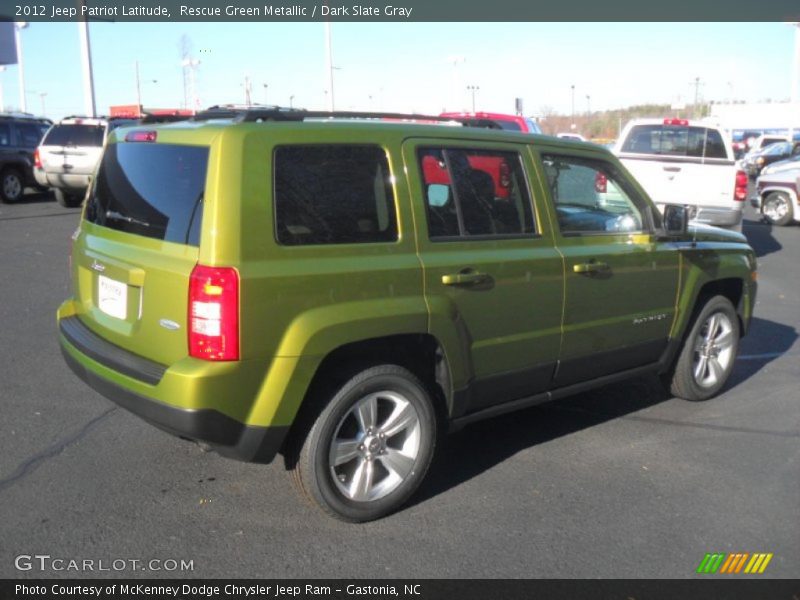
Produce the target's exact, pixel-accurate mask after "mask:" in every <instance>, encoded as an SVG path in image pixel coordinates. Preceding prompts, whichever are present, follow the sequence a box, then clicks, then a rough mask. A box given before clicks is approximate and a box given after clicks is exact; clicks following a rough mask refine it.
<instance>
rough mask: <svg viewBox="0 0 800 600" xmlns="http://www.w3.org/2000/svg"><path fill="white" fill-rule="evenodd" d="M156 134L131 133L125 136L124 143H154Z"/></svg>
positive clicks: (145, 132)
mask: <svg viewBox="0 0 800 600" xmlns="http://www.w3.org/2000/svg"><path fill="white" fill-rule="evenodd" d="M156 135H157V132H155V131H131V132H130V133H129V134H128V135H126V136H125V141H126V142H155V141H156Z"/></svg>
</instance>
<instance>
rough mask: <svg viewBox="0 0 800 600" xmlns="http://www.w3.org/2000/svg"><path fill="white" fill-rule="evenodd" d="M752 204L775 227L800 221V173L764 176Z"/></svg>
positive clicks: (760, 178)
mask: <svg viewBox="0 0 800 600" xmlns="http://www.w3.org/2000/svg"><path fill="white" fill-rule="evenodd" d="M750 204H751V205H752V206H753V207H754V208H756V209H757V210H758V211H759V212H760V213H761V214H762V215H764V218H765V219H766V220H767V221H768V222H770V223H772V224H773V225H789V224H790V223H792V222H793V221H800V171H794V170H791V171H781V172H780V173H772V174H770V175H762V176H761V177H759V178H758V182H757V183H756V195H755V196H754V197H752V198H751V199H750Z"/></svg>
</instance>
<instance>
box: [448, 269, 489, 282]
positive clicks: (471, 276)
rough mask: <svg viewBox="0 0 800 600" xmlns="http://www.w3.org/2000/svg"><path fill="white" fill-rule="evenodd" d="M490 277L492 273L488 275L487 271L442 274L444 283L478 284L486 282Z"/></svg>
mask: <svg viewBox="0 0 800 600" xmlns="http://www.w3.org/2000/svg"><path fill="white" fill-rule="evenodd" d="M489 279H491V276H490V275H487V274H486V273H479V272H477V271H468V272H466V273H451V274H449V275H442V283H443V284H444V285H477V284H479V283H484V282H486V281H488V280H489Z"/></svg>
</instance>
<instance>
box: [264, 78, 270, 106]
mask: <svg viewBox="0 0 800 600" xmlns="http://www.w3.org/2000/svg"><path fill="white" fill-rule="evenodd" d="M268 87H269V84H268V83H265V84H264V106H269V103H268V102H267V88H268Z"/></svg>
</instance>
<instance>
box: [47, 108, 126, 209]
mask: <svg viewBox="0 0 800 600" xmlns="http://www.w3.org/2000/svg"><path fill="white" fill-rule="evenodd" d="M134 122H135V121H134V120H133V119H105V118H90V117H67V118H65V119H62V120H61V121H60V122H58V123H56V124H55V125H53V126H52V127H51V128H50V130H49V131H48V132H47V133H46V134H45V136H44V139H43V140H42V143H41V144H40V145H39V148H38V150H37V152H38V160H37V162H36V165H35V167H34V171H33V172H34V176H35V177H36V182H37V183H38V184H39V185H41V186H44V187H49V188H53V192H54V193H55V196H56V200H58V202H59V204H61V205H62V206H67V207H69V206H78V205H79V204H80V203H81V202H82V201H83V197H84V195H85V194H86V189H87V188H88V187H89V181H90V178H91V176H92V175H93V174H94V172H95V169H96V168H97V165H98V163H99V162H100V157H101V156H102V153H103V145H104V143H105V140H106V137H107V136H108V132H109V131H111V130H113V129H114V128H116V127H119V126H120V125H126V124H129V123H134Z"/></svg>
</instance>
